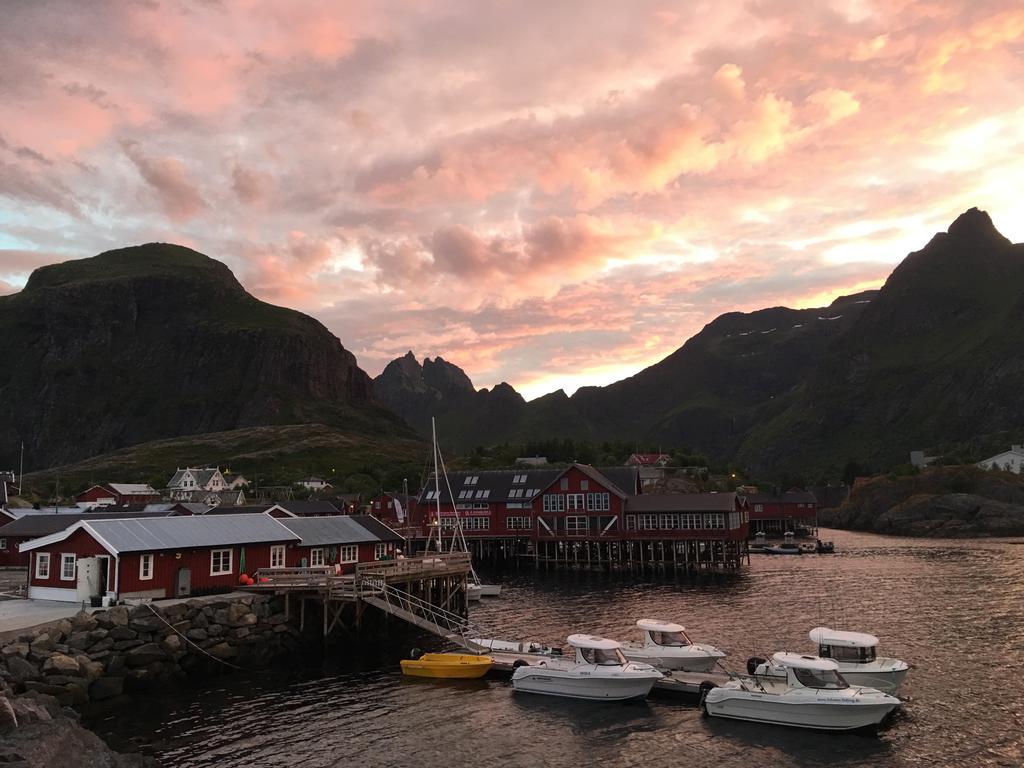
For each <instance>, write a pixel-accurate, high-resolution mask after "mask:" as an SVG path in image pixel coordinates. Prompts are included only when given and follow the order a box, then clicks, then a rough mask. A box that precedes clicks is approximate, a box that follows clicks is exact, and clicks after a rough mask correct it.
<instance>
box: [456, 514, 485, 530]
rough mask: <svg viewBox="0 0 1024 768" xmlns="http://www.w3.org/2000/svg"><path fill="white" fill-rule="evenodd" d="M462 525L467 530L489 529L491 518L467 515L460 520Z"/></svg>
mask: <svg viewBox="0 0 1024 768" xmlns="http://www.w3.org/2000/svg"><path fill="white" fill-rule="evenodd" d="M462 527H463V528H464V529H466V530H467V531H489V530H491V518H489V517H467V518H465V519H464V520H463V521H462Z"/></svg>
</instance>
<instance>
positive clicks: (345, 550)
mask: <svg viewBox="0 0 1024 768" xmlns="http://www.w3.org/2000/svg"><path fill="white" fill-rule="evenodd" d="M338 557H339V558H340V560H339V562H342V563H358V562H359V545H358V544H342V545H341V546H340V547H338Z"/></svg>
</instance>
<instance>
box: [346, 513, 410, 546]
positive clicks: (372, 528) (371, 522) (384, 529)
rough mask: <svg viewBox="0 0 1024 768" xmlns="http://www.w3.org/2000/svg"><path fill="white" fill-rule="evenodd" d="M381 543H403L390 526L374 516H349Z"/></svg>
mask: <svg viewBox="0 0 1024 768" xmlns="http://www.w3.org/2000/svg"><path fill="white" fill-rule="evenodd" d="M349 517H351V518H352V519H353V520H354V521H356V522H357V523H359V524H360V525H361V526H363V528H365V529H366V530H368V531H369V532H370V533H372V534H373V535H374V536H376V537H377V539H378V540H380V541H403V539H402V537H401V536H400V535H399V534H398V533H397V532H396V531H394V530H393V529H391V528H390V527H389V526H387V525H385V524H384V523H382V522H381V521H380V520H378V519H377V518H375V517H373V516H372V515H349Z"/></svg>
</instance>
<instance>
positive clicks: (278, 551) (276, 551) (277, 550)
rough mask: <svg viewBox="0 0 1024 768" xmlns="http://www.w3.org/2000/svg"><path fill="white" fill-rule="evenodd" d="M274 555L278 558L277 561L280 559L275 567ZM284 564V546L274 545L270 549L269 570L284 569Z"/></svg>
mask: <svg viewBox="0 0 1024 768" xmlns="http://www.w3.org/2000/svg"><path fill="white" fill-rule="evenodd" d="M275 555H277V556H278V557H279V559H280V562H279V563H277V565H275V564H274V559H275ZM285 562H286V561H285V545H284V544H275V545H273V546H272V547H271V548H270V567H271V568H284V564H285Z"/></svg>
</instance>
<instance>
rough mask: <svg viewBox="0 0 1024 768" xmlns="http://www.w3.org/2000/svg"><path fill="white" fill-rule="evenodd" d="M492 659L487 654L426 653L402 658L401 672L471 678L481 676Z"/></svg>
mask: <svg viewBox="0 0 1024 768" xmlns="http://www.w3.org/2000/svg"><path fill="white" fill-rule="evenodd" d="M493 663H494V661H493V660H492V659H491V658H490V657H489V656H470V655H465V654H443V653H427V654H424V655H423V656H421V657H420V658H418V659H403V660H402V662H401V666H402V674H403V675H408V676H409V677H432V678H437V679H442V680H472V679H476V678H480V677H483V676H484V675H486V674H487V672H488V671H489V670H490V668H491V665H492V664H493Z"/></svg>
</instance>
